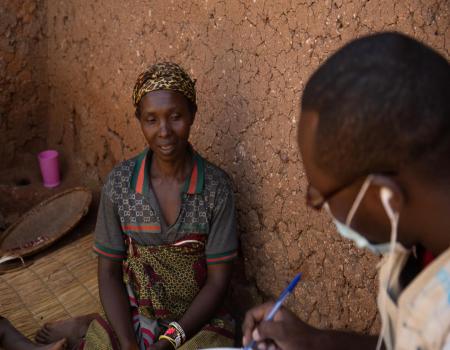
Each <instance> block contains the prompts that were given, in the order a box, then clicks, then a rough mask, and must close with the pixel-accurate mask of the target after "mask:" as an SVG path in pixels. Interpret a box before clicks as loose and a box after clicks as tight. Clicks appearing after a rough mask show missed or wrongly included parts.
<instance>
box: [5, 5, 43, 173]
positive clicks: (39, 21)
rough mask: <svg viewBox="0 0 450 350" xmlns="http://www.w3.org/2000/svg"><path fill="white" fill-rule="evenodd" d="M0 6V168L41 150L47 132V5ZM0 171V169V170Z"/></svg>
mask: <svg viewBox="0 0 450 350" xmlns="http://www.w3.org/2000/svg"><path fill="white" fill-rule="evenodd" d="M45 5H46V4H45V1H43V0H24V1H1V2H0V168H1V169H4V168H5V167H8V166H11V165H12V163H13V162H14V161H17V160H18V158H20V155H21V154H23V153H24V152H31V151H34V150H36V149H42V148H43V147H45V135H46V132H47V128H46V122H47V120H48V119H47V114H46V113H47V101H48V98H47V91H48V88H47V83H46V79H47V74H46V69H47V64H46V59H47V57H46V56H47V46H46V44H47V42H46V38H45V33H46V6H45ZM1 169H0V170H1Z"/></svg>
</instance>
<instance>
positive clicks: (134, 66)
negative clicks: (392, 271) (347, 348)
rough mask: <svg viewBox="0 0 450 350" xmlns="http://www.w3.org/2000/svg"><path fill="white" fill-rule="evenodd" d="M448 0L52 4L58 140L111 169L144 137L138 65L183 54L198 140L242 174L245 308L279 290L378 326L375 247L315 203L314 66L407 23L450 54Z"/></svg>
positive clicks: (326, 320) (343, 320) (82, 159)
mask: <svg viewBox="0 0 450 350" xmlns="http://www.w3.org/2000/svg"><path fill="white" fill-rule="evenodd" d="M448 25H449V5H448V2H447V1H445V0H429V1H427V0H421V1H419V0H411V1H402V0H401V1H392V0H379V1H375V0H371V1H360V0H355V1H343V0H336V1H326V0H324V1H275V0H274V1H268V0H266V1H262V0H241V1H238V0H222V1H217V0H202V1H200V0H198V1H181V0H177V1H138V0H130V1H119V0H97V1H66V2H62V1H61V2H52V1H49V2H48V9H47V26H48V31H47V35H48V62H47V64H48V66H47V67H48V84H49V95H48V111H49V113H48V118H49V119H48V133H47V135H48V144H49V146H52V147H56V148H58V149H60V150H61V151H62V153H63V156H64V157H65V158H66V159H69V160H70V159H72V160H75V159H76V160H77V167H81V168H85V169H86V170H88V171H90V172H91V173H92V172H94V173H95V174H98V176H99V178H100V179H103V178H104V177H105V175H106V174H107V172H108V171H109V170H110V169H111V168H112V166H113V165H114V164H115V163H117V162H119V161H121V160H122V159H124V158H127V157H130V156H132V155H134V154H136V153H137V152H139V151H140V150H141V149H142V148H143V147H144V146H145V143H144V139H143V138H142V136H141V133H140V130H139V127H138V124H137V122H136V120H135V117H134V111H133V109H132V104H131V90H132V87H133V84H134V81H135V78H136V76H137V75H138V73H140V72H141V71H142V70H143V69H144V67H146V66H147V65H148V64H151V63H154V62H156V61H159V60H173V61H175V62H178V63H180V64H182V65H183V66H184V67H185V68H186V69H187V70H188V71H189V72H190V74H191V75H192V76H193V77H195V78H196V79H197V91H198V103H199V112H198V114H197V119H196V121H195V126H194V129H193V132H192V143H193V144H194V146H195V148H196V149H197V150H199V151H200V152H201V153H202V154H203V155H204V156H206V157H207V158H208V159H209V160H211V161H213V162H214V163H216V164H218V165H220V166H221V167H223V168H224V169H225V170H226V171H228V173H229V174H230V175H231V176H232V177H233V179H234V184H235V189H236V199H237V206H238V211H239V225H240V233H241V243H242V255H243V261H244V262H243V265H245V270H246V276H247V277H248V280H249V282H248V283H244V282H243V281H241V280H240V279H238V280H237V281H236V283H235V284H234V295H235V296H239V298H235V300H237V301H239V302H238V304H239V307H241V308H243V307H245V306H248V305H249V304H251V303H253V302H256V301H259V300H260V299H259V298H258V297H257V295H262V296H263V297H268V296H274V295H276V294H278V293H279V292H280V291H281V290H282V288H283V287H284V286H285V285H286V282H287V281H288V280H289V279H290V278H291V277H292V276H293V275H294V274H295V273H296V272H297V271H302V272H304V281H303V282H302V283H301V284H300V285H299V287H298V288H297V289H296V291H295V295H294V297H292V298H291V299H290V300H289V303H288V304H289V306H290V307H291V308H292V309H293V310H295V312H297V314H298V315H300V316H301V317H302V318H303V319H304V320H306V321H308V322H310V323H312V324H313V325H316V326H320V327H332V328H341V329H343V328H345V329H352V330H356V331H364V332H375V331H376V329H377V327H378V321H377V313H376V305H375V294H376V270H375V265H376V263H377V258H376V257H374V256H372V255H369V254H366V253H365V252H363V251H361V250H358V249H356V248H355V247H354V246H352V245H351V244H349V243H348V242H346V241H343V240H341V239H340V238H339V236H338V235H337V234H336V233H335V231H334V229H333V227H332V225H331V224H330V222H329V220H328V218H327V217H326V216H325V215H322V214H318V213H315V212H313V211H311V210H309V209H307V208H306V207H305V201H304V191H305V185H306V178H305V175H304V172H303V169H302V163H301V160H300V159H299V155H298V151H297V145H296V140H295V136H296V122H297V120H298V114H299V98H300V94H301V92H302V89H303V87H304V85H305V82H306V80H307V78H308V77H309V75H310V74H311V73H312V71H313V70H314V69H315V68H316V67H317V66H318V65H319V64H320V62H322V61H323V60H324V59H325V58H326V57H327V56H328V55H329V54H331V53H332V52H334V51H335V50H336V49H337V48H338V47H340V46H342V45H343V44H344V43H346V42H347V41H348V40H350V39H353V38H355V37H358V36H361V35H364V34H367V33H371V32H374V31H378V30H399V31H402V32H405V33H408V34H410V35H412V36H414V37H416V38H418V39H421V40H423V41H425V42H427V43H428V44H429V45H431V46H433V47H434V48H436V49H437V50H439V51H440V52H441V53H442V54H444V55H445V56H446V57H449V47H450V41H449V27H448Z"/></svg>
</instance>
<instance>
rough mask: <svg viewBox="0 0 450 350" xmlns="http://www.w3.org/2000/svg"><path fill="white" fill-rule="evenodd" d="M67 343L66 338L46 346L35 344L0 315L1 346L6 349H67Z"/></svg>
mask: <svg viewBox="0 0 450 350" xmlns="http://www.w3.org/2000/svg"><path fill="white" fill-rule="evenodd" d="M65 345H66V340H65V339H60V340H59V341H57V342H55V343H52V344H49V345H46V346H38V345H36V344H33V343H32V342H31V341H30V340H28V339H27V338H25V337H24V336H23V334H21V333H20V332H19V331H18V330H17V329H15V328H14V326H13V325H12V324H11V323H10V322H9V321H8V320H7V319H6V318H4V317H1V316H0V346H1V347H3V348H4V349H6V350H38V349H39V350H62V349H65Z"/></svg>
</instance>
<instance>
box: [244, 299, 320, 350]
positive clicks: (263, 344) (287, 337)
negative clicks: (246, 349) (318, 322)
mask: <svg viewBox="0 0 450 350" xmlns="http://www.w3.org/2000/svg"><path fill="white" fill-rule="evenodd" d="M273 305H274V304H273V303H266V304H263V305H260V306H257V307H255V308H253V309H251V310H250V311H248V312H247V314H246V315H245V320H244V323H243V325H242V331H243V334H244V338H243V340H242V342H243V345H248V344H249V343H250V342H251V341H252V339H254V340H255V341H256V342H257V343H258V349H264V348H265V349H277V348H278V349H281V350H302V349H308V350H311V349H314V346H313V345H314V344H313V340H314V338H315V336H316V335H317V333H318V332H319V331H318V330H316V329H315V328H313V327H311V326H309V325H307V324H306V323H304V322H303V321H301V320H300V319H299V318H297V316H295V315H294V314H293V313H292V312H290V311H289V310H287V309H286V308H284V307H282V308H281V309H280V310H279V311H278V312H277V313H276V315H275V318H274V320H273V321H264V318H265V317H266V315H268V314H269V312H270V310H271V309H272V307H273Z"/></svg>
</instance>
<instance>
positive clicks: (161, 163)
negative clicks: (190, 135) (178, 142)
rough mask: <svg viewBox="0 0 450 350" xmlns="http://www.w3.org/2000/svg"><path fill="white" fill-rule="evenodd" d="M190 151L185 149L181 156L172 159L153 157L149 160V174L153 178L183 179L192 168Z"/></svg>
mask: <svg viewBox="0 0 450 350" xmlns="http://www.w3.org/2000/svg"><path fill="white" fill-rule="evenodd" d="M192 161H193V160H192V152H191V150H189V149H187V150H186V151H185V153H184V155H183V156H180V157H179V158H178V159H176V160H174V161H165V160H163V159H159V158H157V157H153V159H152V162H151V169H150V175H151V178H153V179H159V178H161V179H176V180H179V181H184V179H185V178H186V176H188V175H189V172H190V169H191V168H192Z"/></svg>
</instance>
